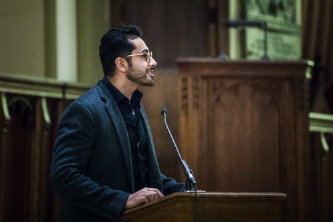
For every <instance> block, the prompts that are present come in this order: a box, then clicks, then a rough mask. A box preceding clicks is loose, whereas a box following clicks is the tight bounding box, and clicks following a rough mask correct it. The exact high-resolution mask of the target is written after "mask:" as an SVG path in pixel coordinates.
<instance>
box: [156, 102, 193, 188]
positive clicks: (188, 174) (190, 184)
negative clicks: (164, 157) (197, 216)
mask: <svg viewBox="0 0 333 222" xmlns="http://www.w3.org/2000/svg"><path fill="white" fill-rule="evenodd" d="M167 112H168V110H167V108H165V107H163V108H162V110H161V114H162V116H163V117H164V125H165V127H166V129H167V131H168V133H169V135H170V138H171V140H172V143H173V146H174V147H175V149H176V151H177V154H178V157H179V160H180V164H181V166H182V168H183V170H184V174H185V176H186V188H185V189H186V191H193V187H194V191H195V193H197V187H196V185H197V182H196V180H195V178H194V176H193V173H192V170H191V169H190V168H189V167H188V165H187V163H186V162H185V160H184V159H183V158H182V156H181V155H180V152H179V149H178V146H177V144H176V142H175V140H174V139H173V136H172V134H171V131H170V129H169V126H168V123H167V121H166V114H167Z"/></svg>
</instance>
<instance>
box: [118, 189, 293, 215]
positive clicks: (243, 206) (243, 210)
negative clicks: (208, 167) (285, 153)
mask: <svg viewBox="0 0 333 222" xmlns="http://www.w3.org/2000/svg"><path fill="white" fill-rule="evenodd" d="M286 197H287V195H286V194H283V193H211V192H203V193H197V196H196V197H195V194H194V193H174V194H171V195H168V196H166V197H164V198H161V199H159V200H156V201H152V202H149V203H147V204H144V205H142V206H139V207H136V208H133V209H130V210H126V211H125V212H124V213H123V215H122V217H121V221H136V222H140V221H141V222H150V221H151V222H153V221H154V222H155V221H159V222H171V221H172V222H185V221H282V204H283V201H284V200H285V199H286Z"/></svg>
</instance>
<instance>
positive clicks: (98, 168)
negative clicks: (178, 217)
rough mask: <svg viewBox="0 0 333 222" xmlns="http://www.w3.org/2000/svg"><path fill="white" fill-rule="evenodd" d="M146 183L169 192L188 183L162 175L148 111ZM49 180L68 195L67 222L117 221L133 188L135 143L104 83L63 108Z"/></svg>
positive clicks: (53, 185)
mask: <svg viewBox="0 0 333 222" xmlns="http://www.w3.org/2000/svg"><path fill="white" fill-rule="evenodd" d="M140 115H141V116H142V119H143V120H144V121H143V122H144V127H145V131H146V135H147V137H148V147H147V152H148V153H147V158H148V160H147V164H148V173H147V183H148V184H147V185H148V187H154V188H158V189H159V190H160V191H161V192H162V193H164V194H165V195H167V194H169V193H173V192H177V191H184V184H183V183H177V182H176V181H175V180H173V179H171V178H167V177H166V176H164V175H163V174H161V172H160V170H159V166H158V163H157V159H156V154H155V147H154V143H153V137H152V133H151V129H150V126H149V123H148V119H147V116H146V114H145V112H144V110H143V107H142V105H141V108H140ZM50 181H51V185H52V187H53V188H54V189H55V190H56V191H57V192H59V193H60V194H61V195H63V196H64V206H63V215H62V219H63V221H109V220H112V221H113V220H117V219H118V218H119V217H120V215H121V213H122V212H123V209H124V206H125V203H126V201H127V199H128V196H129V195H130V194H131V193H133V192H134V182H133V168H132V159H131V148H130V142H129V137H128V134H127V129H126V125H125V122H124V120H123V118H122V115H121V113H120V111H119V108H118V105H117V104H116V102H115V100H114V99H113V97H112V96H111V94H110V92H109V91H108V89H107V88H106V87H105V85H104V84H103V83H102V82H101V81H99V82H98V84H97V85H96V87H94V88H92V89H90V90H89V91H87V92H86V93H84V94H83V95H82V96H81V97H79V98H78V99H76V100H75V101H74V102H73V103H71V104H70V105H69V106H68V107H67V108H66V110H65V111H64V113H63V115H62V118H61V120H60V122H59V125H58V137H57V139H56V141H55V145H54V150H53V154H52V161H51V170H50Z"/></svg>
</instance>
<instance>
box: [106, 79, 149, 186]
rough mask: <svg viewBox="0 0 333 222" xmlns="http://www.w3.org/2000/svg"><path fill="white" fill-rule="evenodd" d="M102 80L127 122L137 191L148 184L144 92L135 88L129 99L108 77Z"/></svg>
mask: <svg viewBox="0 0 333 222" xmlns="http://www.w3.org/2000/svg"><path fill="white" fill-rule="evenodd" d="M102 82H103V83H104V85H105V86H106V87H107V88H108V89H109V91H110V93H111V95H112V96H113V98H114V99H115V100H116V103H117V104H118V107H119V110H120V112H121V114H122V117H123V119H124V122H125V124H126V128H127V132H128V136H129V140H130V144H131V154H132V165H133V177H134V190H135V192H136V191H138V190H140V189H142V188H143V187H145V186H146V180H145V179H146V174H147V153H146V148H147V137H146V133H145V129H144V126H143V121H142V118H141V115H140V101H141V98H142V96H143V94H142V93H141V92H140V91H139V90H135V91H134V93H133V94H132V97H131V100H129V99H128V98H127V97H126V96H124V94H122V93H121V92H120V91H119V90H118V89H117V88H116V87H115V86H113V85H112V83H110V81H109V80H108V79H107V77H104V78H103V80H102Z"/></svg>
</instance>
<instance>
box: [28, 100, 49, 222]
mask: <svg viewBox="0 0 333 222" xmlns="http://www.w3.org/2000/svg"><path fill="white" fill-rule="evenodd" d="M50 124H51V120H50V114H49V108H48V105H47V99H46V98H45V97H39V98H36V103H35V128H34V131H33V136H32V145H31V155H30V164H31V165H30V170H31V171H30V192H29V195H30V197H29V200H30V204H29V208H30V209H29V219H30V220H47V219H48V218H47V213H48V211H49V207H50V206H49V205H50V203H49V202H48V193H49V192H50V188H49V179H48V178H49V177H48V175H49V165H50V150H51V149H52V148H51V146H50V145H51V143H50Z"/></svg>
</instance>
